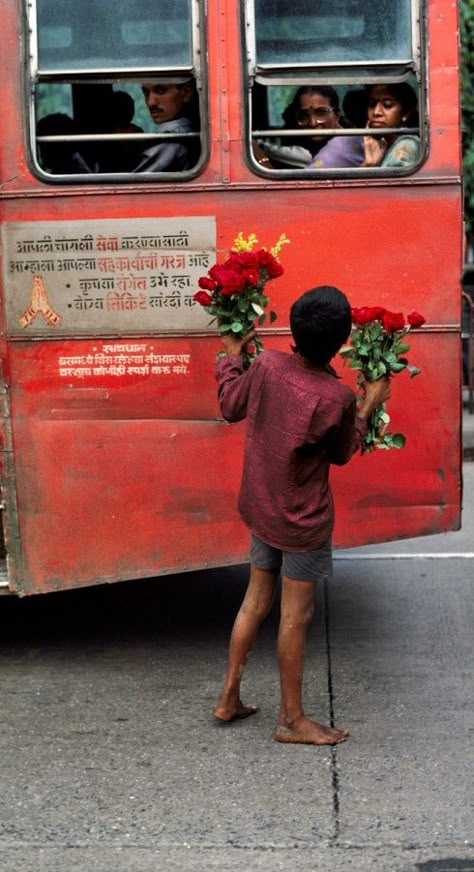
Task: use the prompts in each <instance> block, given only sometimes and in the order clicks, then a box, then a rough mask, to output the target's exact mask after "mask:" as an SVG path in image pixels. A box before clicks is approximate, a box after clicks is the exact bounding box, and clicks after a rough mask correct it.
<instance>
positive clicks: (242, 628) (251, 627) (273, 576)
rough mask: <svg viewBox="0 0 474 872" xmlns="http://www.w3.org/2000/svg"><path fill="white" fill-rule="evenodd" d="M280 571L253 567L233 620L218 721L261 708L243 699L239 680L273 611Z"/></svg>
mask: <svg viewBox="0 0 474 872" xmlns="http://www.w3.org/2000/svg"><path fill="white" fill-rule="evenodd" d="M277 578H278V573H277V572H273V571H271V570H269V569H259V568H258V567H256V566H253V565H252V566H251V568H250V580H249V585H248V588H247V592H246V594H245V597H244V601H243V603H242V605H241V607H240V609H239V612H238V614H237V617H236V619H235V622H234V627H233V629H232V634H231V637H230V644H229V660H228V665H227V674H226V677H225V682H224V687H223V689H222V693H221V695H220V699H219V703H218V705H217V707H216V708H215V709H214V717H215V718H217V719H218V720H219V721H232V720H234V719H236V718H246V717H248V716H249V715H253V714H255V712H257V711H258V708H257V707H256V706H245V705H244V704H243V703H242V701H241V699H240V681H241V678H242V673H243V670H244V666H245V664H246V662H247V658H248V655H249V653H250V651H251V649H252V647H253V644H254V642H255V638H256V635H257V633H258V630H259V627H260V625H261V623H262V621H263V620H264V618H266V616H267V615H268V612H269V611H270V608H271V605H272V601H273V594H274V591H275V585H276V581H277Z"/></svg>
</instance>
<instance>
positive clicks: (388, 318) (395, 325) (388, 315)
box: [382, 312, 405, 333]
mask: <svg viewBox="0 0 474 872" xmlns="http://www.w3.org/2000/svg"><path fill="white" fill-rule="evenodd" d="M382 326H383V328H384V330H386V331H387V333H396V332H397V330H403V328H404V326H405V318H404V317H403V315H402V313H401V312H384V314H383V316H382Z"/></svg>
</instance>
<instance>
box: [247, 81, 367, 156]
mask: <svg viewBox="0 0 474 872" xmlns="http://www.w3.org/2000/svg"><path fill="white" fill-rule="evenodd" d="M340 116H341V113H340V110H339V97H338V95H337V92H336V91H335V89H334V88H332V87H331V86H330V85H307V86H304V87H302V88H298V90H297V92H296V94H295V96H294V97H293V100H292V101H291V103H290V104H289V106H287V107H286V109H285V111H284V112H283V120H284V122H285V128H286V129H295V128H297V129H298V128H299V129H301V130H308V131H310V132H312V134H313V135H311V136H308V137H295V138H294V139H291V138H287V137H285V138H284V139H283V140H282V141H281V140H278V139H274V140H264V141H260V142H259V145H260V147H261V148H262V149H263V151H264V152H265V154H266V156H267V157H268V158H269V159H270V161H271V163H272V165H273V166H274V167H277V168H287V167H300V168H304V167H305V168H313V167H316V168H324V167H326V168H329V167H354V166H359V164H360V163H361V161H362V159H363V156H364V155H363V147H362V139H361V137H360V136H337V134H334V133H333V134H330V133H327V134H325V133H324V131H325V130H328V131H329V130H334V129H335V128H336V129H337V128H341V127H342V124H341V122H340Z"/></svg>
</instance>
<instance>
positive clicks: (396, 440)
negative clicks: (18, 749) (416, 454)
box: [392, 433, 407, 448]
mask: <svg viewBox="0 0 474 872" xmlns="http://www.w3.org/2000/svg"><path fill="white" fill-rule="evenodd" d="M406 441H407V438H406V436H404V435H403V433H394V434H393V436H392V444H393V446H394V448H403V446H404V445H405V444H406Z"/></svg>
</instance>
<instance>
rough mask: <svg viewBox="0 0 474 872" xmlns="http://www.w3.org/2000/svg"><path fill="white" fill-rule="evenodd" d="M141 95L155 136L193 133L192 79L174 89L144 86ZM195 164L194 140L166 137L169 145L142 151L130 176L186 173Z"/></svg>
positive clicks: (156, 84)
mask: <svg viewBox="0 0 474 872" xmlns="http://www.w3.org/2000/svg"><path fill="white" fill-rule="evenodd" d="M142 91H143V96H144V98H145V102H146V105H147V107H148V110H149V112H150V115H151V117H152V118H153V121H154V122H155V124H156V127H157V133H169V134H180V133H191V132H192V131H193V130H196V129H197V127H196V124H195V121H194V119H193V117H192V109H193V103H194V102H195V98H196V92H195V87H194V82H193V80H192V79H189V80H188V81H187V82H183V83H182V84H178V85H170V84H165V83H160V82H146V83H144V84H143V86H142ZM196 162H197V154H196V146H195V143H194V140H187V139H181V140H180V139H179V138H178V139H174V138H171V136H170V139H169V141H165V140H162V139H161V140H159V141H157V142H152V144H151V145H150V146H148V147H147V148H145V150H144V151H143V152H142V156H141V159H140V161H139V163H138V165H137V166H136V167H135V169H134V172H136V173H161V172H168V173H174V172H180V171H182V170H189V169H191V167H193V166H194V165H195V164H196Z"/></svg>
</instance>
